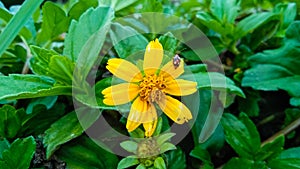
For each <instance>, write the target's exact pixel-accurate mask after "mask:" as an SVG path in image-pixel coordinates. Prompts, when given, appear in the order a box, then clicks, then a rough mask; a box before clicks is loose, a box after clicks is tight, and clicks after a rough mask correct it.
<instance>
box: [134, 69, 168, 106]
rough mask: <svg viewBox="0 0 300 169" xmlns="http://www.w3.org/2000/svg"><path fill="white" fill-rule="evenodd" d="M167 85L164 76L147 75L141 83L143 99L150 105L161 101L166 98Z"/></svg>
mask: <svg viewBox="0 0 300 169" xmlns="http://www.w3.org/2000/svg"><path fill="white" fill-rule="evenodd" d="M165 83H166V81H165V80H164V79H163V77H162V76H157V75H155V74H154V75H146V76H145V77H144V78H143V80H142V82H141V83H140V91H139V93H140V97H141V99H142V100H144V101H148V102H150V103H151V102H152V103H153V102H157V101H160V100H161V99H162V97H163V96H164V92H163V89H165V88H166V85H165Z"/></svg>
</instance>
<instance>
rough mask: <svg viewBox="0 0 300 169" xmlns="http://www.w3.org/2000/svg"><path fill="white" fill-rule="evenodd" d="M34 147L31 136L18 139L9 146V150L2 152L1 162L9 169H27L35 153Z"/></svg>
mask: <svg viewBox="0 0 300 169" xmlns="http://www.w3.org/2000/svg"><path fill="white" fill-rule="evenodd" d="M35 145H36V143H35V141H34V138H33V137H31V136H30V137H27V138H24V139H19V138H18V139H16V140H15V141H14V142H13V143H12V144H11V146H10V148H9V149H6V150H4V151H3V153H2V160H3V162H4V163H5V165H7V166H8V168H11V169H13V168H29V166H30V162H31V159H32V157H33V154H34V152H35ZM0 160H1V159H0ZM0 162H1V161H0Z"/></svg>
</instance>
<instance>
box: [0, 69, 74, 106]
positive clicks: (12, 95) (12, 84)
mask: <svg viewBox="0 0 300 169" xmlns="http://www.w3.org/2000/svg"><path fill="white" fill-rule="evenodd" d="M53 85H54V80H53V79H51V78H49V77H46V76H37V75H19V74H11V75H9V76H0V100H1V99H22V98H35V97H44V96H54V95H71V94H72V87H70V86H67V87H63V86H56V87H53Z"/></svg>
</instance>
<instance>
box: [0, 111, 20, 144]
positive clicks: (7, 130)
mask: <svg viewBox="0 0 300 169" xmlns="http://www.w3.org/2000/svg"><path fill="white" fill-rule="evenodd" d="M21 111H23V112H24V110H23V109H20V110H16V109H15V108H14V107H12V106H10V105H4V106H3V107H2V108H0V137H4V138H10V139H11V138H14V137H15V136H16V135H17V134H18V132H19V131H20V129H21V119H20V113H21Z"/></svg>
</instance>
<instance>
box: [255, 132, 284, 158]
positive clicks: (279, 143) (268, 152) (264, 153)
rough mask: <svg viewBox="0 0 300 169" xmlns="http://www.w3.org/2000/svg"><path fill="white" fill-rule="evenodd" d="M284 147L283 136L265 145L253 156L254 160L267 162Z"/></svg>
mask: <svg viewBox="0 0 300 169" xmlns="http://www.w3.org/2000/svg"><path fill="white" fill-rule="evenodd" d="M283 146H284V136H280V137H278V138H276V139H275V140H274V141H272V142H270V143H267V144H265V145H264V146H263V147H261V149H260V150H259V151H258V153H257V155H256V156H255V159H256V160H261V161H263V160H268V159H272V158H274V157H276V156H277V155H278V154H280V153H281V151H282V150H283Z"/></svg>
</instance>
